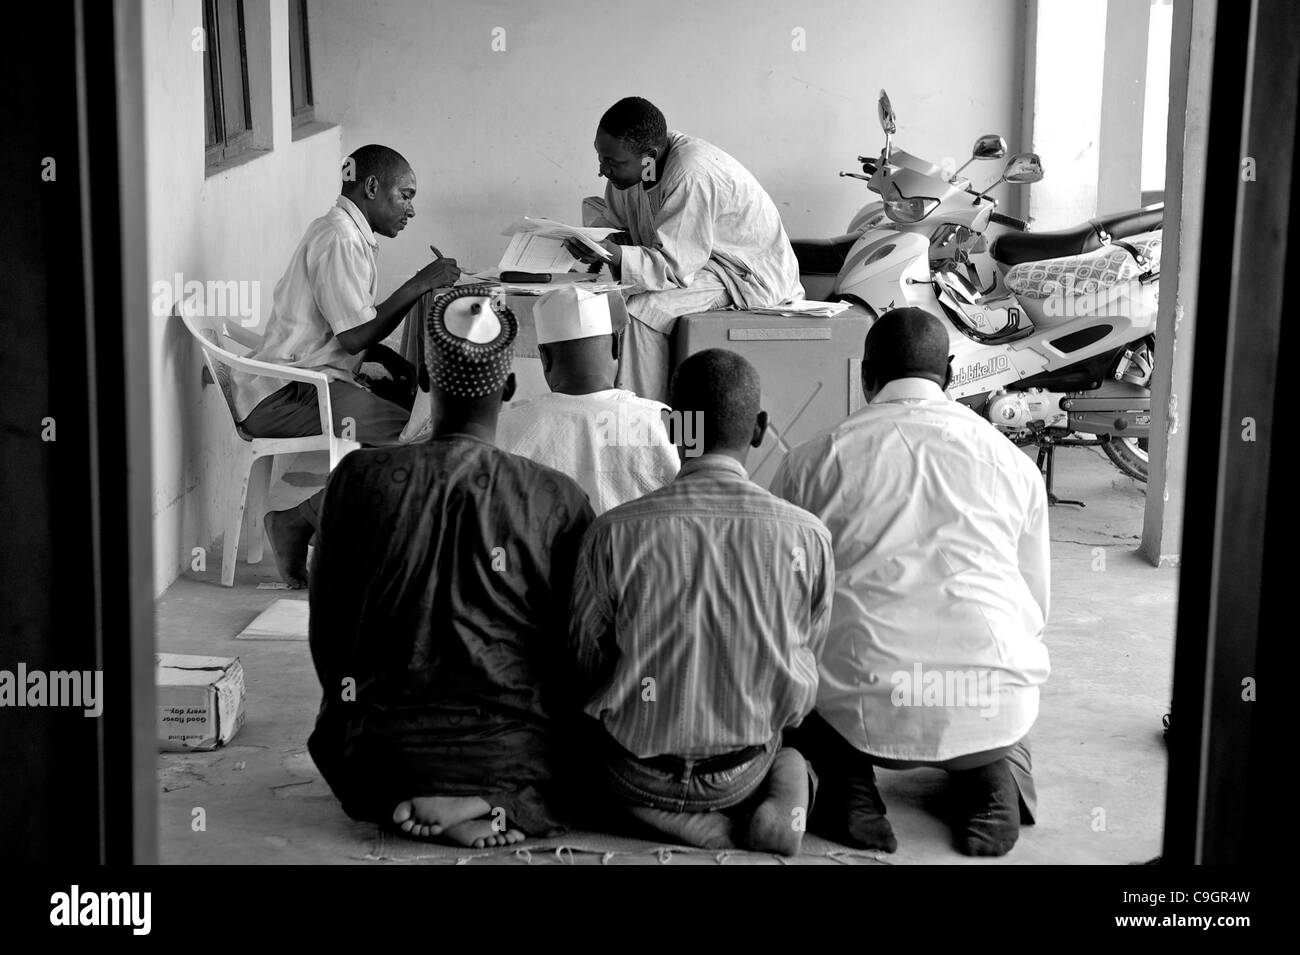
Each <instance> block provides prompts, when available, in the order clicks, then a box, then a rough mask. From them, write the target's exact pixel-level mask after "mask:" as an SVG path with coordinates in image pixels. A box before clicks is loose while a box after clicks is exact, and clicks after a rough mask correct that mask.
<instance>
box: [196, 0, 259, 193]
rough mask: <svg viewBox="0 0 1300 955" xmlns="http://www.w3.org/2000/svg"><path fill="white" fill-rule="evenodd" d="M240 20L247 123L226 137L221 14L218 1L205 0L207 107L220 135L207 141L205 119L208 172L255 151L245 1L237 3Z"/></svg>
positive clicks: (205, 130)
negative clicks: (209, 107)
mask: <svg viewBox="0 0 1300 955" xmlns="http://www.w3.org/2000/svg"><path fill="white" fill-rule="evenodd" d="M234 5H235V11H236V17H237V18H238V30H237V33H238V36H239V71H240V75H241V77H242V84H241V85H242V89H243V94H244V122H245V127H244V129H243V130H241V131H240V132H237V133H235V134H234V135H233V136H227V135H226V104H225V86H224V85H223V83H222V78H223V76H224V68H225V62H224V60H225V57H224V56H223V53H222V48H221V21H220V11H219V9H218V6H217V0H203V33H204V39H205V44H204V48H203V49H204V57H205V62H204V70H205V74H206V80H207V85H206V86H205V88H204V103H203V108H204V111H205V113H206V111H207V109H208V106H209V102H210V103H211V107H212V117H213V126H214V129H215V131H216V135H217V142H216V143H212V144H209V143H208V142H207V127H206V118H205V120H204V123H205V126H204V134H203V140H204V164H205V166H206V167H207V169H208V170H212V169H213V168H214V167H219V166H223V165H225V164H227V163H229V162H230V161H231V160H232V159H235V158H237V157H239V156H241V155H243V154H244V153H247V152H249V151H250V150H252V149H253V148H254V129H253V108H252V106H253V103H252V100H253V96H252V88H251V84H250V82H249V78H248V37H247V33H246V22H247V18H246V15H245V12H244V0H234Z"/></svg>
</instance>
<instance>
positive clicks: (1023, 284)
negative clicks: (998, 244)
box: [1005, 232, 1161, 322]
mask: <svg viewBox="0 0 1300 955" xmlns="http://www.w3.org/2000/svg"><path fill="white" fill-rule="evenodd" d="M1130 244H1131V245H1132V246H1133V248H1135V249H1137V251H1138V252H1140V253H1142V255H1143V256H1144V257H1145V258H1146V260H1147V263H1148V266H1149V267H1150V268H1152V269H1154V270H1156V271H1159V269H1160V248H1161V236H1160V233H1158V232H1153V233H1151V234H1150V235H1147V236H1142V237H1141V238H1134V239H1132V241H1131V243H1130ZM1140 272H1141V270H1140V269H1139V268H1138V266H1137V263H1136V262H1135V261H1134V260H1133V256H1132V255H1130V254H1129V252H1128V250H1127V249H1124V248H1121V247H1119V246H1109V247H1108V248H1104V249H1098V250H1097V251H1095V252H1085V253H1084V254H1082V255H1074V256H1064V257H1062V258H1054V259H1038V260H1035V261H1033V262H1021V263H1019V264H1017V265H1013V266H1011V268H1010V269H1008V270H1007V275H1006V280H1005V281H1006V286H1007V288H1009V289H1010V290H1011V291H1012V292H1014V293H1015V294H1016V295H1017V296H1018V297H1019V298H1020V299H1021V300H1025V299H1034V300H1040V301H1041V300H1045V299H1048V298H1051V297H1052V296H1054V295H1063V296H1066V297H1073V296H1078V295H1095V294H1097V293H1099V292H1103V291H1105V290H1106V289H1108V288H1113V287H1114V286H1117V285H1119V284H1120V283H1122V282H1129V281H1132V280H1134V279H1136V278H1137V277H1138V275H1139V274H1140ZM1036 322H1037V320H1036Z"/></svg>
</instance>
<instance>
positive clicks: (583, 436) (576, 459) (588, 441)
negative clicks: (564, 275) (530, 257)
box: [497, 285, 679, 514]
mask: <svg viewBox="0 0 1300 955" xmlns="http://www.w3.org/2000/svg"><path fill="white" fill-rule="evenodd" d="M610 301H611V300H610V297H609V296H607V295H597V294H595V293H592V292H589V291H587V290H586V289H582V288H578V287H577V286H574V285H568V286H562V287H560V288H557V289H553V290H552V291H549V292H547V293H546V294H545V295H543V296H542V297H541V298H540V299H538V301H537V304H536V307H535V308H534V309H533V319H534V322H535V324H536V328H537V350H538V353H539V354H540V355H541V359H542V370H543V373H544V374H545V375H546V383H547V384H548V385H550V387H551V392H550V394H547V395H541V396H539V397H536V398H532V399H529V400H527V401H521V402H519V403H518V404H512V405H510V406H509V407H508V408H506V409H505V410H503V411H502V413H501V417H500V419H499V420H498V422H497V442H498V444H499V445H500V447H502V448H503V449H504V450H506V451H512V452H514V453H515V454H522V455H523V456H524V457H526V458H531V459H532V460H534V461H537V462H540V463H541V464H545V465H548V466H550V467H553V468H555V469H556V470H557V471H560V472H562V473H564V474H567V475H569V477H571V478H573V479H574V480H575V481H577V482H578V484H579V485H581V487H582V489H583V490H584V491H586V492H587V497H588V498H590V500H591V506H592V508H593V509H594V510H595V512H596V513H597V514H603V513H604V512H605V511H607V510H609V509H610V508H611V507H617V506H618V505H620V504H625V503H627V502H628V501H633V500H636V499H637V498H639V497H641V496H642V495H645V494H648V493H650V492H651V491H657V490H658V489H659V488H661V487H663V486H664V485H665V484H667V483H668V482H669V481H671V480H672V479H673V478H674V477H675V476H676V474H677V468H678V466H679V458H678V455H677V448H676V446H675V445H674V444H673V441H672V437H671V436H670V435H669V433H668V430H667V428H666V427H665V421H664V412H666V411H667V410H668V406H667V405H664V404H662V403H660V402H658V401H651V400H650V399H648V398H641V397H638V396H637V395H636V394H634V393H633V392H631V391H626V390H623V389H620V388H615V387H614V377H615V375H616V374H617V372H618V337H617V335H616V331H617V329H616V327H615V326H616V324H618V325H622V324H625V323H626V314H625V313H624V312H623V310H622V303H621V302H616V303H615V311H616V312H617V313H619V315H618V317H619V318H620V319H621V320H622V321H620V322H616V321H615V317H614V315H612V314H611V310H610Z"/></svg>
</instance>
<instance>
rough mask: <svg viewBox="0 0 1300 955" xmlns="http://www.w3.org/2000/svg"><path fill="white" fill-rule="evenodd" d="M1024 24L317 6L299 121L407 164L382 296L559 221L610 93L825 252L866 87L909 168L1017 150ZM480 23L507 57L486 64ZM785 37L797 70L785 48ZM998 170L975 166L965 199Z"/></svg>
mask: <svg viewBox="0 0 1300 955" xmlns="http://www.w3.org/2000/svg"><path fill="white" fill-rule="evenodd" d="M1023 6H1024V4H1023V2H1021V0H984V2H981V3H979V4H970V5H968V4H965V3H953V2H939V0H914V2H908V3H906V4H900V3H897V2H886V0H809V2H807V3H804V4H793V3H789V2H788V0H720V2H719V0H714V2H709V3H704V2H701V0H660V2H657V3H651V4H647V3H642V2H632V0H607V2H591V0H550V2H546V3H524V2H520V0H513V2H503V0H439V2H436V3H429V2H428V0H383V2H377V0H369V2H358V0H318V2H315V3H314V4H313V6H312V14H311V42H312V66H313V73H314V86H315V93H316V100H317V115H323V116H326V117H327V118H329V119H331V120H333V121H335V122H338V123H340V124H341V126H342V128H343V143H342V145H343V151H344V152H345V153H346V152H348V151H350V150H352V149H354V148H356V147H357V146H360V145H363V144H365V143H368V142H380V143H384V144H387V145H390V146H392V147H394V148H395V149H397V150H399V151H400V152H402V153H403V154H404V155H405V156H406V157H407V159H409V160H410V161H411V163H412V164H413V165H414V167H415V171H416V174H417V177H418V180H419V194H418V195H417V197H416V209H417V218H416V219H415V220H414V222H412V223H411V225H410V226H408V227H407V229H406V231H405V232H403V234H402V235H401V237H400V238H399V239H397V240H395V241H393V242H387V241H385V242H383V243H382V244H381V246H380V261H381V270H382V276H381V280H380V284H381V291H384V292H386V291H388V290H391V289H392V288H394V287H395V286H396V285H397V284H399V283H400V282H401V281H403V280H404V278H405V277H406V276H407V275H409V274H410V273H411V272H413V271H414V270H415V269H417V268H418V267H419V266H420V265H422V264H424V263H425V262H427V261H428V259H429V256H430V253H429V251H428V246H429V244H430V243H433V244H435V245H437V246H438V247H439V248H440V249H442V250H443V251H444V252H445V253H446V254H448V255H455V256H456V257H457V258H458V259H459V260H460V261H461V263H462V265H469V266H473V267H478V268H484V267H489V266H492V265H495V264H496V261H497V260H498V259H499V258H500V255H501V251H502V249H503V246H504V240H503V239H501V238H500V235H499V233H500V231H501V229H502V228H504V227H505V226H506V225H507V224H508V223H509V222H510V221H511V220H512V219H513V218H515V217H516V216H518V215H520V214H522V213H531V214H534V215H544V216H551V217H556V218H561V219H565V220H569V221H576V220H577V219H578V217H579V212H578V209H579V203H580V200H581V199H582V197H583V196H586V195H595V194H598V193H599V192H600V191H601V188H602V186H603V180H600V179H598V178H597V175H596V159H595V154H594V152H593V150H592V145H591V144H592V139H593V138H594V136H595V129H596V123H597V121H598V120H599V118H600V115H601V113H602V112H604V110H605V109H606V107H608V106H609V105H610V104H612V103H613V102H614V101H615V100H617V99H619V98H620V97H622V96H627V95H639V96H644V97H646V98H648V99H650V100H651V101H653V102H654V103H655V104H656V105H658V106H659V108H660V109H662V110H663V111H664V114H665V115H666V116H667V118H668V124H669V126H670V127H672V128H676V129H680V130H683V131H685V132H689V133H691V134H694V135H696V136H701V137H703V138H705V139H708V140H711V141H712V142H714V143H716V144H717V145H718V146H720V147H722V148H723V149H726V150H727V151H728V152H730V153H732V154H733V155H735V156H736V157H737V158H738V159H740V160H741V162H743V163H744V164H745V165H746V166H747V167H748V168H749V169H750V171H751V172H753V173H754V174H755V175H756V176H757V177H758V179H759V181H760V182H762V183H763V185H764V186H765V187H766V188H767V190H768V192H769V193H770V194H771V195H772V198H773V199H774V200H775V201H776V203H777V206H778V208H779V209H780V210H781V212H782V215H783V216H784V217H785V222H786V227H787V229H788V230H789V232H790V233H791V235H793V236H796V237H799V236H817V235H823V236H826V235H832V234H838V233H840V232H842V231H843V230H844V228H845V226H846V225H847V224H848V221H849V219H850V217H851V216H852V214H853V213H854V212H855V211H856V210H857V209H858V208H859V207H860V206H861V205H862V204H863V203H865V202H866V201H867V199H868V197H869V193H868V192H867V190H866V186H865V184H864V183H862V182H858V181H855V180H848V179H840V178H838V177H837V176H836V173H837V172H838V171H839V170H842V169H843V170H853V171H860V170H858V168H857V166H856V165H855V164H854V162H853V160H854V157H856V156H857V155H859V154H860V153H861V154H873V155H874V154H876V153H878V152H879V150H880V147H881V145H882V135H881V132H880V127H879V125H878V124H877V120H876V106H875V101H876V96H877V94H878V92H879V90H880V88H881V87H885V88H886V89H888V91H889V94H890V97H891V99H892V100H893V103H894V107H895V110H896V111H897V113H898V118H899V132H898V136H897V138H896V140H895V142H896V143H897V144H898V145H899V146H900V147H902V148H904V149H907V150H908V151H909V152H914V153H918V154H920V155H924V156H926V157H929V158H933V159H935V160H940V159H941V158H942V157H946V156H951V157H954V158H956V159H957V161H958V162H961V161H964V160H965V158H966V156H967V155H969V149H970V145H971V143H972V142H973V141H974V140H975V138H976V136H977V135H979V134H980V133H985V132H1001V133H1003V134H1005V135H1006V136H1007V138H1008V140H1009V142H1010V144H1011V147H1012V149H1016V148H1022V144H1020V143H1019V142H1018V141H1017V140H1018V135H1017V131H1018V130H1019V129H1020V126H1021V122H1020V115H1021V104H1020V102H1019V97H1020V88H1021V71H1022V69H1023V57H1022V50H1021V43H1022V36H1021V33H1020V30H1021V29H1022V26H1021V24H1020V19H1021V18H1022V16H1023ZM498 27H499V28H502V29H503V30H504V31H505V32H504V40H505V50H504V51H501V52H494V51H493V39H494V33H493V31H494V29H495V28H498ZM797 28H798V29H802V30H803V31H804V33H803V36H804V37H805V40H806V51H803V52H798V51H796V50H795V49H793V47H794V46H795V45H796V43H795V41H796V39H797V38H796V36H795V35H794V33H793V31H795V30H796V29H797ZM497 36H498V37H499V36H500V34H497ZM995 165H996V164H993V163H989V164H982V168H980V169H978V170H976V176H977V181H982V180H979V179H978V177H979V176H983V175H988V176H989V178H990V179H991V178H993V177H994V174H995V173H994V166H995ZM972 169H974V167H972ZM1093 179H1094V181H1095V176H1094V177H1093ZM1003 188H1004V189H1005V188H1006V187H1003ZM1014 201H1015V200H1014V198H1012V199H1011V202H1013V203H1014ZM1011 208H1012V209H1013V210H1014V208H1015V207H1014V205H1013V206H1011Z"/></svg>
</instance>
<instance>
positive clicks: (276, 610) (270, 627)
mask: <svg viewBox="0 0 1300 955" xmlns="http://www.w3.org/2000/svg"><path fill="white" fill-rule="evenodd" d="M235 639H236V640H306V639H307V601H305V600H291V599H289V598H286V597H281V598H280V599H279V600H276V601H275V602H273V603H272V604H271V606H269V607H267V608H266V609H265V610H263V611H262V612H261V613H260V614H258V615H257V617H256V619H254V620H253V622H252V623H250V624H249V625H248V626H247V627H245V628H244V629H243V630H241V631H240V632H239V635H238V636H237V637H235Z"/></svg>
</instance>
